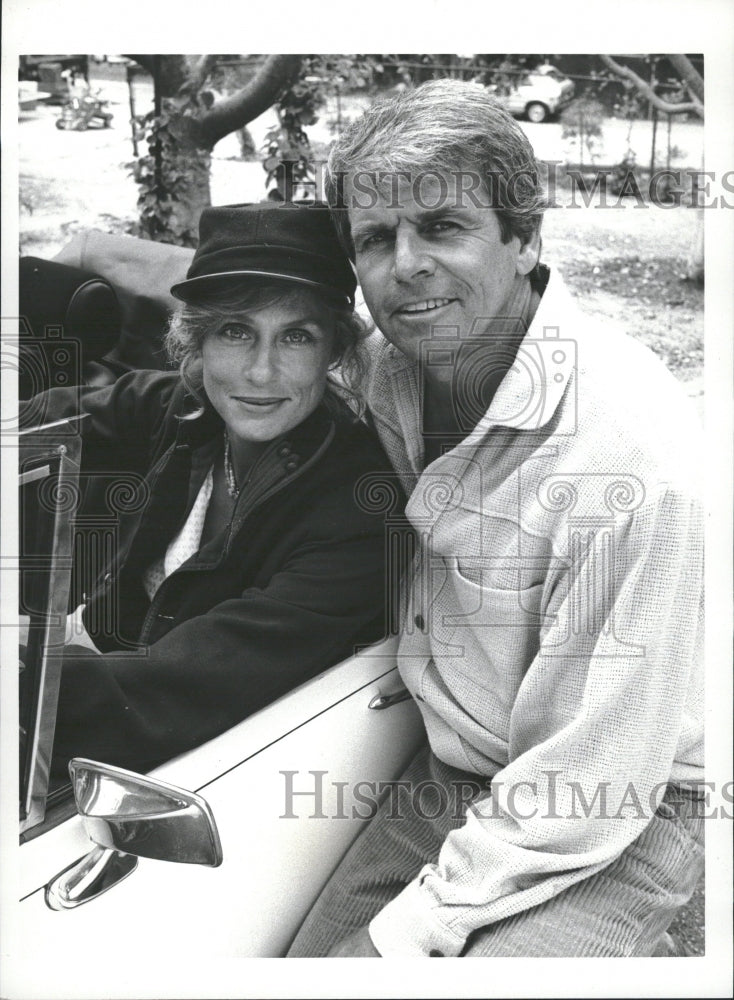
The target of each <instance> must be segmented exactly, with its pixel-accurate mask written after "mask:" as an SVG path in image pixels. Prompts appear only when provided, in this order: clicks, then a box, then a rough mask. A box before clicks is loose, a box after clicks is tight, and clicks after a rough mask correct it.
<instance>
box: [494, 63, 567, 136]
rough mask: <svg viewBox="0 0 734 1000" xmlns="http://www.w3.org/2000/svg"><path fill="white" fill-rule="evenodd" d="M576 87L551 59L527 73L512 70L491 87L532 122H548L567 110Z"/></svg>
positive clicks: (501, 98)
mask: <svg viewBox="0 0 734 1000" xmlns="http://www.w3.org/2000/svg"><path fill="white" fill-rule="evenodd" d="M575 89H576V88H575V86H574V83H573V80H569V79H568V78H567V77H565V76H564V75H563V74H562V73H561V72H559V70H557V69H556V68H555V66H551V65H550V63H544V64H543V65H541V66H538V67H536V68H535V69H533V70H529V71H528V72H526V73H522V74H517V75H514V74H508V76H507V78H506V80H503V81H501V82H498V83H494V84H491V85H490V87H489V90H490V91H492V92H493V93H494V94H495V95H496V97H497V98H498V99H499V100H500V101H502V103H503V104H504V105H505V107H506V108H507V110H508V111H509V112H510V113H511V114H513V115H518V116H524V117H526V118H527V119H528V121H531V122H544V121H546V120H547V119H548V118H550V117H551V115H555V114H556V113H557V112H558V111H561V110H563V108H565V107H566V105H567V104H569V103H570V102H571V101H572V100H573V97H574V92H575Z"/></svg>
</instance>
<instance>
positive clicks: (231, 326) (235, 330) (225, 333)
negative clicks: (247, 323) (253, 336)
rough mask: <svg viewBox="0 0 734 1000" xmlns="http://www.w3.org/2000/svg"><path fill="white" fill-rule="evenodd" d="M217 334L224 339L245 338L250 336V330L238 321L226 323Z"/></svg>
mask: <svg viewBox="0 0 734 1000" xmlns="http://www.w3.org/2000/svg"><path fill="white" fill-rule="evenodd" d="M219 336H220V337H224V338H225V339H226V340H247V338H248V337H249V336H250V331H249V330H248V329H247V327H244V326H240V325H239V324H238V323H228V324H227V325H226V326H223V327H221V328H220V330H219Z"/></svg>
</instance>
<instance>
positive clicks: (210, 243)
mask: <svg viewBox="0 0 734 1000" xmlns="http://www.w3.org/2000/svg"><path fill="white" fill-rule="evenodd" d="M247 276H255V277H264V278H283V279H285V280H287V281H293V282H297V283H299V284H303V285H310V286H311V287H312V288H317V289H320V290H321V291H323V292H326V293H327V294H329V295H331V296H332V297H336V298H338V299H340V300H341V301H342V302H343V303H345V304H346V303H348V304H349V305H351V306H353V305H354V292H355V290H356V287H357V280H356V278H355V276H354V272H353V271H352V268H351V265H350V263H349V260H348V258H347V255H346V253H345V252H344V250H342V247H341V245H340V243H339V239H338V237H337V235H336V230H335V229H334V225H333V223H332V221H331V216H330V215H329V209H328V207H327V206H326V205H324V204H323V203H321V202H315V203H313V204H309V205H294V204H292V203H289V202H281V203H277V202H262V203H260V204H257V205H251V204H245V205H221V206H217V207H216V208H205V209H204V211H203V212H202V214H201V219H200V221H199V248H198V250H197V251H196V253H195V254H194V259H193V260H192V262H191V266H190V267H189V270H188V272H187V274H186V281H181V282H179V283H178V284H176V285H174V286H173V287H172V288H171V294H172V295H175V296H176V298H177V299H181V300H182V301H183V302H191V301H195V300H196V299H197V298H198V296H199V294H200V293H202V292H206V291H208V290H209V288H210V287H213V286H215V285H216V284H219V283H221V282H222V281H223V279H232V278H238V277H247Z"/></svg>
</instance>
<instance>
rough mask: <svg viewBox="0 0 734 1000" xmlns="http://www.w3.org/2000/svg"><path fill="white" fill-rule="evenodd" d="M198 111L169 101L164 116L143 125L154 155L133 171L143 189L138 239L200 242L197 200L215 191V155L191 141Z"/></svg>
mask: <svg viewBox="0 0 734 1000" xmlns="http://www.w3.org/2000/svg"><path fill="white" fill-rule="evenodd" d="M192 113H193V107H192V106H191V102H188V101H187V102H185V103H184V104H183V105H182V104H181V103H180V102H177V101H174V100H164V101H163V102H162V107H161V114H160V115H159V116H158V117H156V115H155V114H154V113H152V112H151V113H150V114H149V115H146V116H145V119H144V121H143V129H144V134H145V138H146V140H147V143H148V149H149V152H148V154H147V155H146V156H141V157H140V158H139V159H138V160H135V161H133V163H132V164H131V168H132V174H133V177H134V178H135V181H136V183H137V185H138V191H139V193H138V211H139V223H138V231H137V233H136V235H138V236H141V237H143V238H145V239H151V240H160V241H162V242H166V243H173V244H175V245H177V246H190V247H191V246H196V244H197V240H198V232H197V228H196V226H195V225H192V215H191V211H190V207H191V199H192V196H193V195H194V192H196V191H201V190H206V191H207V192H208V190H209V168H210V164H211V156H210V154H209V152H208V150H206V149H201V148H198V147H197V145H196V144H195V143H193V142H191V135H192V129H191V127H190V125H191V122H190V119H191V115H192ZM187 119H188V120H187Z"/></svg>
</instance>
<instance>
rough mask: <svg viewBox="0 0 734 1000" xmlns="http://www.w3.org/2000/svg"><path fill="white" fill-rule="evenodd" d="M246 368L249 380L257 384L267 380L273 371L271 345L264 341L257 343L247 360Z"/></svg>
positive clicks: (273, 360)
mask: <svg viewBox="0 0 734 1000" xmlns="http://www.w3.org/2000/svg"><path fill="white" fill-rule="evenodd" d="M246 369H247V377H248V378H249V379H250V381H251V382H255V383H257V384H258V385H264V384H266V383H267V382H269V381H270V379H271V378H272V377H273V373H274V371H275V356H274V349H273V346H272V345H271V344H267V343H264V342H261V343H259V344H257V345H256V346H255V347H254V348H253V351H252V353H251V354H250V357H249V358H248V360H247V363H246Z"/></svg>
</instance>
